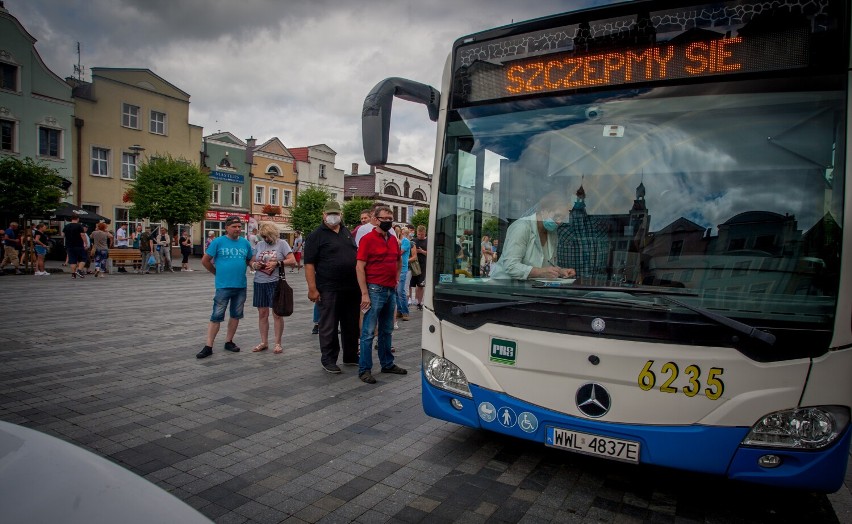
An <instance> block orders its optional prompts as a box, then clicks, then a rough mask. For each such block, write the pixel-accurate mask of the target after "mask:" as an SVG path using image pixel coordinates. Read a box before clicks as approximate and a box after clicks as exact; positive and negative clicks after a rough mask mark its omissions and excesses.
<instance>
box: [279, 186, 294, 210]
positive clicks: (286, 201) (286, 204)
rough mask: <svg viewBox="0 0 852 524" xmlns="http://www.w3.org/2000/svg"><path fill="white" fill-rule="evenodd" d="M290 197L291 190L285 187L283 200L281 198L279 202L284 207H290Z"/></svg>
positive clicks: (291, 203)
mask: <svg viewBox="0 0 852 524" xmlns="http://www.w3.org/2000/svg"><path fill="white" fill-rule="evenodd" d="M291 197H292V192H291V191H290V190H289V189H285V190H284V200H282V201H281V204H282V205H283V206H284V207H290V206H292V205H293V202H292V200H291Z"/></svg>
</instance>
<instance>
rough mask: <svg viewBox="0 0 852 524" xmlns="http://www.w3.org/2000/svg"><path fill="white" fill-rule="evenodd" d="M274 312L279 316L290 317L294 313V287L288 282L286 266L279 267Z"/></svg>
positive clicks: (273, 303) (273, 298) (273, 297)
mask: <svg viewBox="0 0 852 524" xmlns="http://www.w3.org/2000/svg"><path fill="white" fill-rule="evenodd" d="M272 312H273V313H275V314H276V315H278V316H279V317H289V316H290V315H292V314H293V288H291V287H290V284H288V283H287V278H286V277H285V276H284V268H283V267H279V268H278V285H277V286H275V293H274V294H273V295H272Z"/></svg>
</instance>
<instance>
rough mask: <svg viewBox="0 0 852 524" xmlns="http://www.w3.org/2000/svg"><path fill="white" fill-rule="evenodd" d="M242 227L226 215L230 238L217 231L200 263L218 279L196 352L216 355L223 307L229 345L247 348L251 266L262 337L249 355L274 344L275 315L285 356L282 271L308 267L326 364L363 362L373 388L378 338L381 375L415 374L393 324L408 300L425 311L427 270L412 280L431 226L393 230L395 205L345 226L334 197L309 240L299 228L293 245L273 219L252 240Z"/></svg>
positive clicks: (333, 369)
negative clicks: (279, 299)
mask: <svg viewBox="0 0 852 524" xmlns="http://www.w3.org/2000/svg"><path fill="white" fill-rule="evenodd" d="M242 227H243V222H242V219H241V218H240V217H238V216H231V217H228V218H227V219H226V221H225V235H223V236H220V237H211V238H210V239H209V241H208V242H207V244H206V248H205V252H204V256H203V257H202V259H201V263H202V265H203V266H204V268H205V269H206V270H207V271H209V272H210V273H212V274H214V275H215V293H214V298H213V310H212V313H211V316H210V322H209V324H208V329H207V339H206V341H205V345H204V347H202V349H201V351H199V352H198V354H197V355H196V357H197V358H199V359H202V358H207V357H209V356H210V355H212V354H213V347H214V344H215V340H216V336H217V335H218V333H219V327H220V325H221V323H222V322H224V321H225V314H226V312H227V313H228V317H229V318H228V323H227V328H226V334H225V344H224V349H225V350H226V351H230V352H235V353H236V352H239V351H240V347H239V346H238V345H237V344H236V343H235V342H234V336H235V335H236V332H237V328H238V326H239V322H240V319H242V318H243V316H244V306H245V301H246V295H247V293H246V291H247V285H248V282H247V275H246V269H247V268H248V270H249V274H252V275H253V280H254V282H253V286H254V287H253V291H254V292H253V302H252V305H253V306H254V307H256V308H257V309H258V329H259V334H260V342H259V343H258V344H257V345H256V346H254V348H253V349H252V352H255V353H257V352H261V351H265V350H267V349H269V347H270V340H269V327H270V322H269V316H270V314H271V315H272V327H273V329H272V332H273V333H272V335H273V341H272V344H273V353H282V352H283V350H284V348H283V347H282V345H281V339H282V334H283V331H284V319H283V318H282V317H280V316H278V315H277V314H276V313H275V311H274V308H273V307H272V305H273V304H272V302H273V297H274V292H275V288H276V286H277V285H278V280H279V278H280V276H282V275H281V274H282V273H283V272H284V270H285V268H290V269H289V271H290V273H293V272H296V273H298V272H300V270H301V269H302V267H304V269H305V271H304V275H305V280H306V282H307V286H308V299H309V300H310V301H311V302H313V303H314V331H313V332H314V333H315V334H317V335H318V336H319V346H320V363H321V365H322V368H323V369H324V370H325V371H326V372H328V373H332V374H340V373H342V370H341V368H340V367H339V366H338V359H339V358H340V356H341V355H340V353H341V350H342V353H343V355H342V363H343V364H344V365H349V366H358V376H359V378H360V379H361V380H362V381H363V382H365V383H367V384H375V383H376V379H375V378H374V377H373V374H372V371H373V356H372V353H373V347H374V342H375V348H376V351H377V356H378V360H379V366H380V367H379V370H380V372H381V373H390V374H398V375H404V374H406V373H407V372H408V371H407V370H406V369H404V368H402V367H400V366H398V365H396V364H395V362H394V352H395V348H394V346H393V330H394V327H395V325H396V320H403V321H405V320H408V319H409V315H410V312H409V309H408V306H409V302H411V303H412V304H416V305H417V308H418V309H419V310H422V308H423V305H422V300H423V286H424V278H423V274H422V272H419V273H418V275H417V276H416V277H414V276H412V275H411V274H410V271H409V264H410V263H412V262H414V261H415V260H416V261H417V264H419V267H425V264H426V260H425V258H426V248H427V244H426V228H425V227H422V226H420V227H419V228H418V230H417V237H416V238H413V235H412V231H411V230H409V229H408V228H407V227H399V228H397V229H395V228H394V227H393V213H392V211H391V210H390V208H388V207H387V206H383V205H378V204H377V205H375V206H373V208H372V209H369V210H364V211H363V212H362V213H361V223H360V224H358V225H357V226H356V227H354V228H353V229H352V230H350V229H349V228H347V227H346V226H345V225H344V224H343V223H342V211H341V208H340V204H338V203H337V202H334V201H331V202H328V203H327V204H326V205H325V206H324V208H323V213H322V223H321V224H320V226H319V227H318V228H317V229H315V230H314V231H313V232H311V233H310V234H308V235H307V237H306V238H304V239H302V236H301V233H299V232H297V235H296V237H295V239H294V242H293V246H292V247H291V246H290V245H289V243H288V242H287V241H286V240H284V239H281V238H278V229H277V228H276V226H275V225H274V224H273V223H271V222H261V223H260V225H259V227H258V228H257V229H256V230H253V231H252V232H251V234H250V235H249V236H248V238H246V237H244V236H243V235H242ZM411 290H414V291H413V292H411Z"/></svg>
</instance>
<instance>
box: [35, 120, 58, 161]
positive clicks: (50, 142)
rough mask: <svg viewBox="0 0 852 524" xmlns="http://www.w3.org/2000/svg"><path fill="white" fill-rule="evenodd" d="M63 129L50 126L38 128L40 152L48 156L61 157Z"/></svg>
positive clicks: (41, 154) (40, 154)
mask: <svg viewBox="0 0 852 524" xmlns="http://www.w3.org/2000/svg"><path fill="white" fill-rule="evenodd" d="M61 143H62V131H60V130H59V129H51V128H49V127H39V128H38V154H39V156H43V157H48V158H59V157H60V156H59V155H60V144H61Z"/></svg>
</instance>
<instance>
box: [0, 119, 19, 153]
mask: <svg viewBox="0 0 852 524" xmlns="http://www.w3.org/2000/svg"><path fill="white" fill-rule="evenodd" d="M0 151H6V152H7V153H13V152H14V151H15V121H14V120H0Z"/></svg>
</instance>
